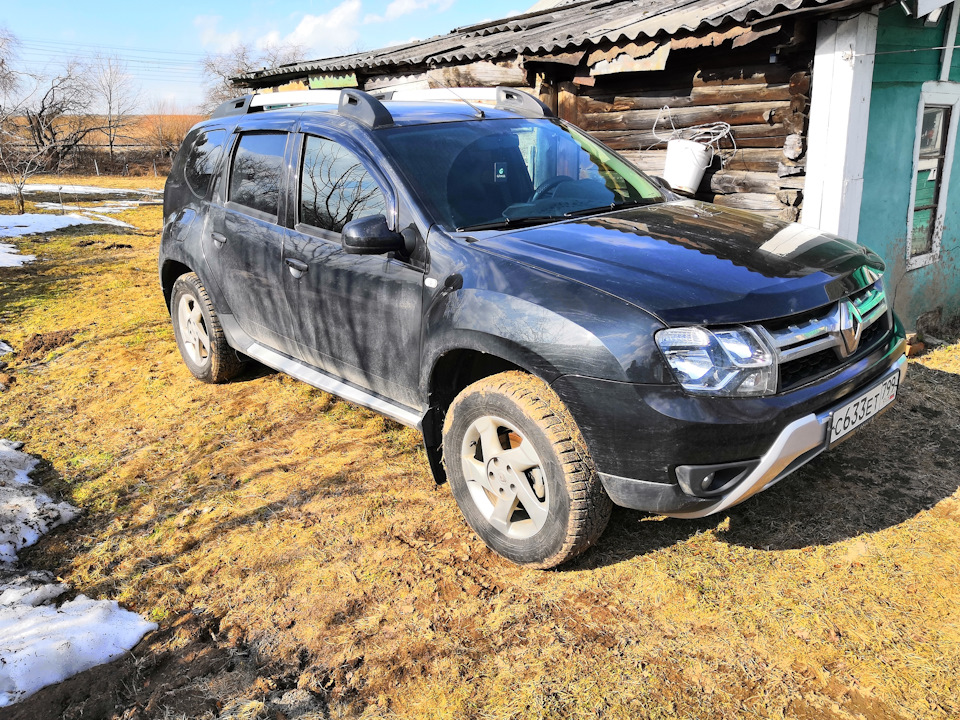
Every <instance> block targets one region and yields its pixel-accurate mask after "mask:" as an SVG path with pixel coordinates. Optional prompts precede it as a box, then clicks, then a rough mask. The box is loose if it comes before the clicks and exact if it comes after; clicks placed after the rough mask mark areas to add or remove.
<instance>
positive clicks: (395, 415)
mask: <svg viewBox="0 0 960 720" xmlns="http://www.w3.org/2000/svg"><path fill="white" fill-rule="evenodd" d="M243 353H244V355H249V356H250V357H252V358H253V359H254V360H257V361H259V362H262V363H263V364H264V365H268V366H269V367H272V368H273V369H274V370H279V371H280V372H282V373H286V374H287V375H289V376H290V377H294V378H296V379H297V380H301V381H303V382H305V383H307V385H312V386H313V387H315V388H319V389H320V390H323V391H324V392H328V393H330V394H331V395H336V396H337V397H339V398H343V399H344V400H346V401H347V402H351V403H354V404H355V405H362V406H363V407H365V408H369V409H370V410H373V411H374V412H378V413H380V414H381V415H386V416H387V417H388V418H390V419H391V420H396V421H397V422H398V423H401V424H403V425H407V426H409V427H412V428H415V429H417V430H422V429H423V424H422V423H423V415H421V414H419V413H417V412H415V411H414V410H411V409H409V408H407V407H404V406H403V405H397V404H396V403H393V402H390V401H389V400H387V399H386V398H382V397H380V396H379V395H373V394H371V393H368V392H366V391H364V390H361V389H360V388H358V387H356V386H354V385H348V384H347V383H345V382H343V381H342V380H337V379H336V378H335V377H333V376H331V375H327V374H326V373H325V372H322V371H320V370H317V369H316V368H312V367H309V366H307V365H304V364H303V363H301V362H298V361H297V360H294V359H293V358H289V357H287V356H286V355H281V354H280V353H278V352H275V351H274V350H271V349H270V348H267V347H264V346H263V345H261V344H259V343H257V342H254V343H252V344H251V345H250V347H248V348H247V349H246V350H244V351H243Z"/></svg>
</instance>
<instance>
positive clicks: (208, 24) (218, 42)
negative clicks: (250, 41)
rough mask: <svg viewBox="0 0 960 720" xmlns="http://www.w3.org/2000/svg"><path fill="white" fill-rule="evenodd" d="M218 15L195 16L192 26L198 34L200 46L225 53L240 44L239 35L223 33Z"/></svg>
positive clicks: (220, 18)
mask: <svg viewBox="0 0 960 720" xmlns="http://www.w3.org/2000/svg"><path fill="white" fill-rule="evenodd" d="M222 20H223V18H222V17H221V16H220V15H197V16H196V17H195V18H194V19H193V26H194V27H195V28H196V29H197V30H198V31H199V33H200V44H201V45H203V47H204V48H206V49H208V50H212V51H214V52H226V51H227V50H229V49H230V48H231V47H233V46H234V45H236V44H237V43H239V42H240V40H241V36H240V33H239V32H237V31H236V30H234V31H233V32H224V31H222V30H221V29H220V22H221V21H222Z"/></svg>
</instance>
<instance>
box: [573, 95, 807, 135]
mask: <svg viewBox="0 0 960 720" xmlns="http://www.w3.org/2000/svg"><path fill="white" fill-rule="evenodd" d="M789 107H790V103H789V101H775V102H756V103H734V104H731V105H708V106H703V107H688V108H671V112H670V115H671V116H672V118H673V124H674V126H675V127H690V126H692V125H701V124H704V123H711V122H727V123H730V124H731V125H758V124H763V123H768V122H777V121H778V118H779V115H778V113H784V112H786V111H788V110H789ZM659 112H660V111H659V110H626V111H622V112H609V113H585V114H583V115H581V121H582V127H583V128H584V129H585V130H646V129H649V128H652V127H653V123H654V122H655V121H656V119H657V115H658V114H659ZM663 120H664V121H666V120H667V118H666V114H665V113H664V118H663ZM669 126H670V125H669V122H667V123H666V127H669Z"/></svg>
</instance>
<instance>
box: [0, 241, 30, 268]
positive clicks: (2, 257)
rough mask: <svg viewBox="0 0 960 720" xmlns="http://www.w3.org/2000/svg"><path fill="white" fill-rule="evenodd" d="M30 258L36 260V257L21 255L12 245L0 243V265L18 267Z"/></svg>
mask: <svg viewBox="0 0 960 720" xmlns="http://www.w3.org/2000/svg"><path fill="white" fill-rule="evenodd" d="M32 260H36V257H34V256H33V255H21V254H20V253H19V251H18V250H17V249H16V248H15V247H14V246H13V245H8V244H6V243H0V267H20V266H21V265H26V264H27V263H28V262H30V261H32Z"/></svg>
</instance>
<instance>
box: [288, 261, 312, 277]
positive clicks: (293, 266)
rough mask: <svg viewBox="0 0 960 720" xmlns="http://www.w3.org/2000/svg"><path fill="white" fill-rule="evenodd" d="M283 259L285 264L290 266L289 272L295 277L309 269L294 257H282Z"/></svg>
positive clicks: (300, 275)
mask: <svg viewBox="0 0 960 720" xmlns="http://www.w3.org/2000/svg"><path fill="white" fill-rule="evenodd" d="M283 261H284V262H285V263H286V264H287V267H289V268H290V274H291V275H293V276H294V277H295V278H300V277H302V276H303V274H304V273H305V272H306V271H307V270H309V269H310V266H309V265H307V264H306V263H305V262H303V261H302V260H297V259H296V258H284V259H283Z"/></svg>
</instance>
